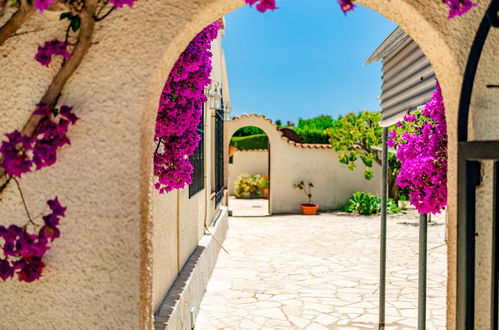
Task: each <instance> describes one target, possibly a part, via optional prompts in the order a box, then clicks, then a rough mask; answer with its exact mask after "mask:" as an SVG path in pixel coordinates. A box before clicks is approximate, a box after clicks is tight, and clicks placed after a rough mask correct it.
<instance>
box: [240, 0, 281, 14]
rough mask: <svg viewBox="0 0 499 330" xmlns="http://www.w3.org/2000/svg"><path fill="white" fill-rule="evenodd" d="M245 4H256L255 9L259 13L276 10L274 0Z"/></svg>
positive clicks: (249, 0)
mask: <svg viewBox="0 0 499 330" xmlns="http://www.w3.org/2000/svg"><path fill="white" fill-rule="evenodd" d="M246 3H247V4H249V5H250V6H252V5H254V4H255V3H256V9H257V10H258V11H259V12H261V13H264V12H266V11H267V10H276V9H277V7H276V3H275V0H246Z"/></svg>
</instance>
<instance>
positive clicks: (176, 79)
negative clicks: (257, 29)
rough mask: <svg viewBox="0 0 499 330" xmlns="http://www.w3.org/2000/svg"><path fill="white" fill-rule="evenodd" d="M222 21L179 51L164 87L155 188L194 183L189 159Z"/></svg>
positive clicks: (162, 190)
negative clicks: (212, 49) (213, 49)
mask: <svg viewBox="0 0 499 330" xmlns="http://www.w3.org/2000/svg"><path fill="white" fill-rule="evenodd" d="M220 27H221V24H220V23H219V22H214V23H213V24H211V25H209V26H208V27H206V28H205V29H204V30H203V31H201V32H200V33H199V34H198V35H197V36H196V37H195V38H194V40H192V41H191V43H190V44H189V45H188V46H187V48H186V49H185V51H184V52H183V53H182V54H180V57H179V59H178V60H177V62H176V63H175V65H174V66H173V69H172V71H171V72H170V75H169V76H168V79H167V81H166V84H165V86H164V88H163V92H162V95H161V99H160V102H159V107H158V115H157V119H156V134H155V141H156V143H158V144H159V145H158V148H157V151H156V152H155V154H154V174H155V176H156V178H157V182H156V183H155V187H156V189H158V190H159V192H160V193H167V192H170V191H172V190H173V189H182V188H184V187H185V186H186V185H189V184H191V183H192V179H191V175H192V173H193V170H194V168H193V166H192V165H191V163H190V161H189V156H191V155H192V154H193V153H194V151H195V150H196V148H197V147H198V144H199V141H200V139H201V138H200V136H199V134H198V133H197V132H196V129H197V127H198V126H199V123H200V121H201V115H202V108H203V103H204V102H206V100H207V98H206V96H205V95H204V88H205V87H206V86H207V85H208V84H209V83H210V82H211V80H210V74H211V70H212V66H211V57H212V54H211V52H210V47H211V42H212V40H214V39H215V38H216V37H217V34H218V30H219V29H220Z"/></svg>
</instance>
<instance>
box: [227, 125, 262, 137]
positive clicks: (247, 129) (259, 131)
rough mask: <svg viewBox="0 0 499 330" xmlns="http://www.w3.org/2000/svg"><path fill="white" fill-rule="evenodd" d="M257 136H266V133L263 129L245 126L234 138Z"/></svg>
mask: <svg viewBox="0 0 499 330" xmlns="http://www.w3.org/2000/svg"><path fill="white" fill-rule="evenodd" d="M256 134H265V132H264V131H263V130H262V129H261V128H258V127H255V126H245V127H241V128H240V129H238V130H237V131H236V132H235V133H234V135H233V136H250V135H256Z"/></svg>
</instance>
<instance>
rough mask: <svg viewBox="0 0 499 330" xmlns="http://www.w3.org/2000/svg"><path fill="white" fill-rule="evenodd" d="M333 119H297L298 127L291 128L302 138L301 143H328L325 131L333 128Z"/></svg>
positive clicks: (328, 117) (329, 117)
mask: <svg viewBox="0 0 499 330" xmlns="http://www.w3.org/2000/svg"><path fill="white" fill-rule="evenodd" d="M333 122H334V120H333V118H332V117H331V116H327V115H322V116H318V117H315V118H312V119H299V120H298V125H297V126H296V127H295V128H293V129H294V130H295V132H296V133H298V134H299V135H300V136H301V137H302V143H321V144H328V143H329V135H328V134H327V133H326V129H328V128H331V127H333Z"/></svg>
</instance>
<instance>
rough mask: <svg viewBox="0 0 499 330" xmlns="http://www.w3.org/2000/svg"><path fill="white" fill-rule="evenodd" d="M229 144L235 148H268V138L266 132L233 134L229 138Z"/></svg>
mask: <svg viewBox="0 0 499 330" xmlns="http://www.w3.org/2000/svg"><path fill="white" fill-rule="evenodd" d="M230 145H231V146H234V147H236V148H237V150H254V149H268V148H269V138H268V137H267V135H266V134H256V135H250V136H234V137H232V139H230Z"/></svg>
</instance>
